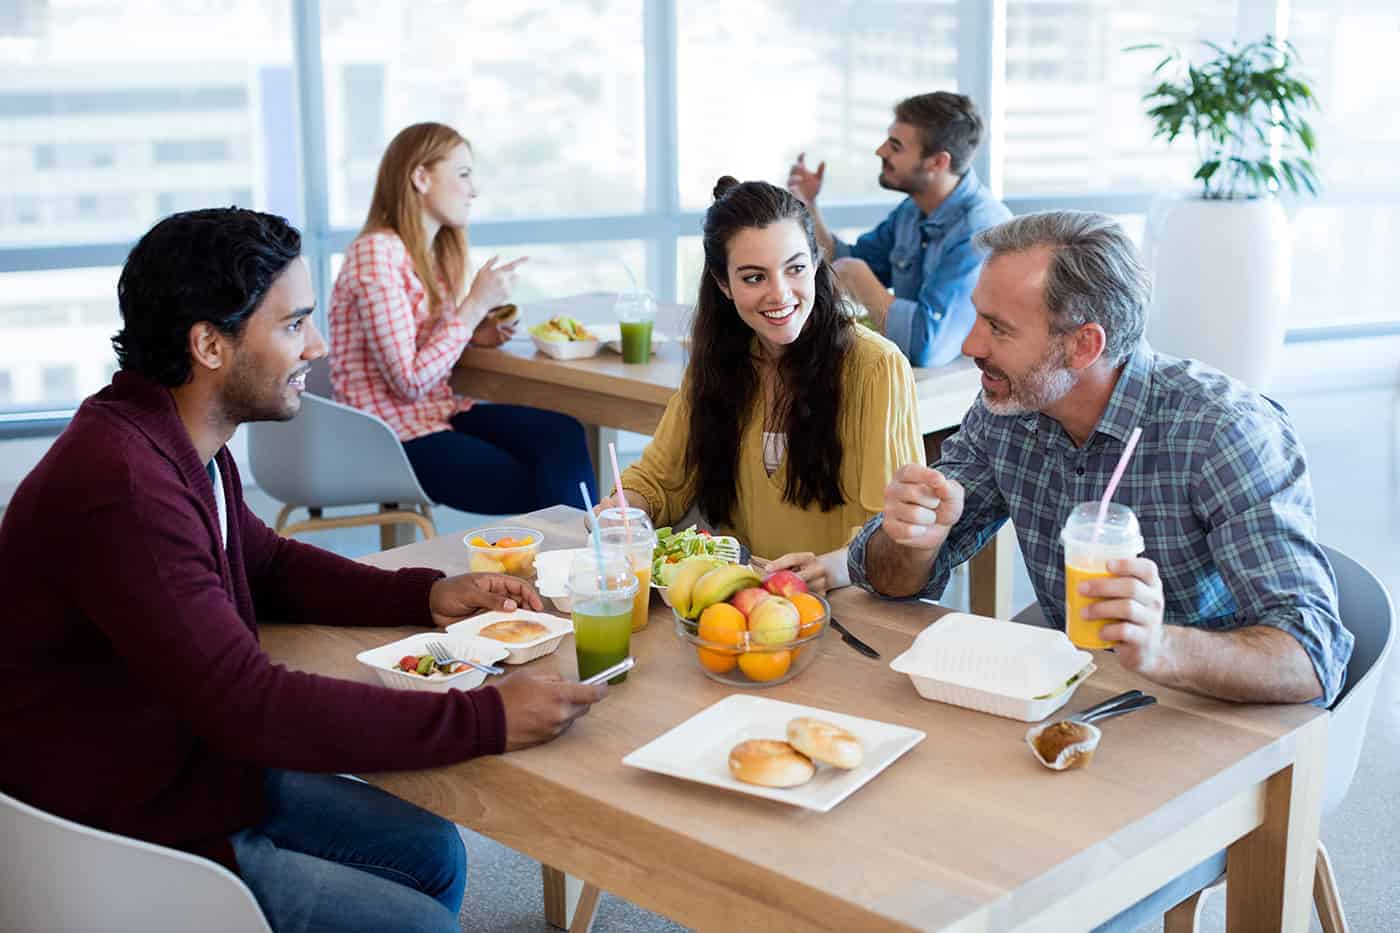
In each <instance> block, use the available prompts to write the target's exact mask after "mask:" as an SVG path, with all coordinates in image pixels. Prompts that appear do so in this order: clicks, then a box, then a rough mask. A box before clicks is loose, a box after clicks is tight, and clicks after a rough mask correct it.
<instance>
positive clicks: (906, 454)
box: [846, 352, 924, 535]
mask: <svg viewBox="0 0 1400 933" xmlns="http://www.w3.org/2000/svg"><path fill="white" fill-rule="evenodd" d="M863 375H864V377H865V378H864V379H863V380H862V381H861V389H862V392H861V395H862V397H861V398H860V399H859V400H858V401H857V402H856V404H858V406H859V407H858V409H857V410H858V411H859V412H860V421H859V428H860V430H861V434H859V435H857V436H856V437H855V438H852V441H856V443H854V444H852V443H851V442H850V441H848V442H847V444H848V446H847V448H846V451H847V453H846V455H847V456H858V457H860V488H859V489H858V490H857V499H858V500H859V502H860V507H861V508H862V509H864V510H865V512H866V515H867V518H868V517H870V516H873V515H876V514H878V513H879V511H880V509H881V508H883V506H884V501H885V487H886V486H888V485H889V482H890V480H891V479H892V478H893V477H894V471H895V470H897V469H899V468H900V467H902V466H904V465H905V464H906V463H918V464H922V463H923V462H924V442H923V436H922V435H921V434H920V433H919V399H918V391H917V389H916V387H915V385H914V373H913V370H911V369H910V368H909V361H908V360H906V359H905V358H904V357H903V356H902V355H901V354H897V353H893V352H887V353H886V354H885V355H884V356H883V358H881V359H880V360H879V361H878V362H877V363H876V365H875V366H874V367H872V368H871V371H870V372H868V373H865V374H863ZM853 401H855V400H853ZM853 448H854V449H853ZM859 531H860V529H859V528H852V529H851V535H854V534H856V533H857V532H859Z"/></svg>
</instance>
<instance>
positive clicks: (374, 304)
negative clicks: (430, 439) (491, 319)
mask: <svg viewBox="0 0 1400 933" xmlns="http://www.w3.org/2000/svg"><path fill="white" fill-rule="evenodd" d="M329 327H330V338H331V386H332V388H333V390H334V392H335V399H336V401H338V402H341V403H343V404H345V405H350V406H352V407H354V408H358V409H360V410H362V411H368V412H372V413H373V414H376V415H378V416H379V417H380V418H383V419H384V420H385V421H386V422H388V424H389V426H390V427H391V428H393V429H394V432H395V433H396V434H398V436H399V440H401V441H410V440H413V439H414V438H415V437H422V436H423V435H425V434H432V433H434V432H437V431H447V430H451V426H450V425H449V424H448V419H449V418H451V417H452V416H453V415H454V414H456V413H457V412H459V411H466V410H467V409H468V408H470V407H471V404H472V402H471V399H468V398H463V397H461V396H458V395H456V394H455V393H454V392H453V391H452V387H451V386H449V385H448V384H447V378H448V376H450V375H451V374H452V367H453V366H454V365H455V364H456V363H457V358H458V357H460V356H461V355H462V351H463V350H464V349H466V346H467V343H468V342H469V341H470V340H471V336H472V329H471V328H470V327H468V326H467V325H466V324H464V323H462V322H461V321H460V320H458V319H457V318H456V317H455V316H452V315H443V316H439V317H438V318H437V319H436V320H433V319H432V315H431V309H430V307H429V300H428V292H427V290H426V289H425V288H424V287H423V283H422V281H420V280H419V278H418V275H417V274H416V273H415V272H414V271H413V260H412V259H410V258H409V255H408V250H407V249H405V248H404V245H403V241H402V240H400V239H399V237H398V235H397V234H395V233H389V232H376V233H367V234H364V235H363V236H360V237H358V238H357V239H356V240H355V242H353V243H351V244H350V248H349V249H347V250H346V251H345V265H343V266H342V267H341V269H340V275H338V276H336V280H335V288H334V289H333V290H332V291H331V307H330V314H329Z"/></svg>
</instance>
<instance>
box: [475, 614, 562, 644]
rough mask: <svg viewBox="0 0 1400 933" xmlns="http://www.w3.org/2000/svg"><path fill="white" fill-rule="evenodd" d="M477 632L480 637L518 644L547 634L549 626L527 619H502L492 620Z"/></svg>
mask: <svg viewBox="0 0 1400 933" xmlns="http://www.w3.org/2000/svg"><path fill="white" fill-rule="evenodd" d="M477 634H478V635H480V636H481V637H482V638H491V639H495V640H496V641H505V642H510V643H511V644H512V645H518V644H520V643H521V642H524V641H534V640H535V639H536V638H539V637H540V636H541V635H548V634H549V628H548V626H545V625H541V624H540V623H538V622H531V621H530V620H529V619H502V620H501V621H500V622H492V623H491V624H490V625H487V626H485V627H483V628H482V630H481V631H480V632H478V633H477Z"/></svg>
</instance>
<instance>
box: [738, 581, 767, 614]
mask: <svg viewBox="0 0 1400 933" xmlns="http://www.w3.org/2000/svg"><path fill="white" fill-rule="evenodd" d="M768 598H769V593H768V591H767V590H765V589H761V588H759V587H757V586H751V587H749V588H748V589H743V590H740V591H739V592H737V593H735V594H734V595H733V596H731V597H729V604H730V605H731V606H733V607H734V608H735V609H738V610H739V611H740V612H742V613H743V614H744V618H748V617H749V615H751V614H752V613H753V607H754V606H757V605H758V604H759V603H761V602H763V601H764V600H765V599H768Z"/></svg>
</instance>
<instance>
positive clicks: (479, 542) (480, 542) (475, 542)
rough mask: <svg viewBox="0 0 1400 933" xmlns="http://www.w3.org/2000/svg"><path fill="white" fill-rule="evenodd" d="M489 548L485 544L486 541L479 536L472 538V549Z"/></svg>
mask: <svg viewBox="0 0 1400 933" xmlns="http://www.w3.org/2000/svg"><path fill="white" fill-rule="evenodd" d="M490 546H491V545H489V544H487V543H486V539H485V538H483V537H482V536H481V535H476V536H475V537H473V538H472V547H490Z"/></svg>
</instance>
